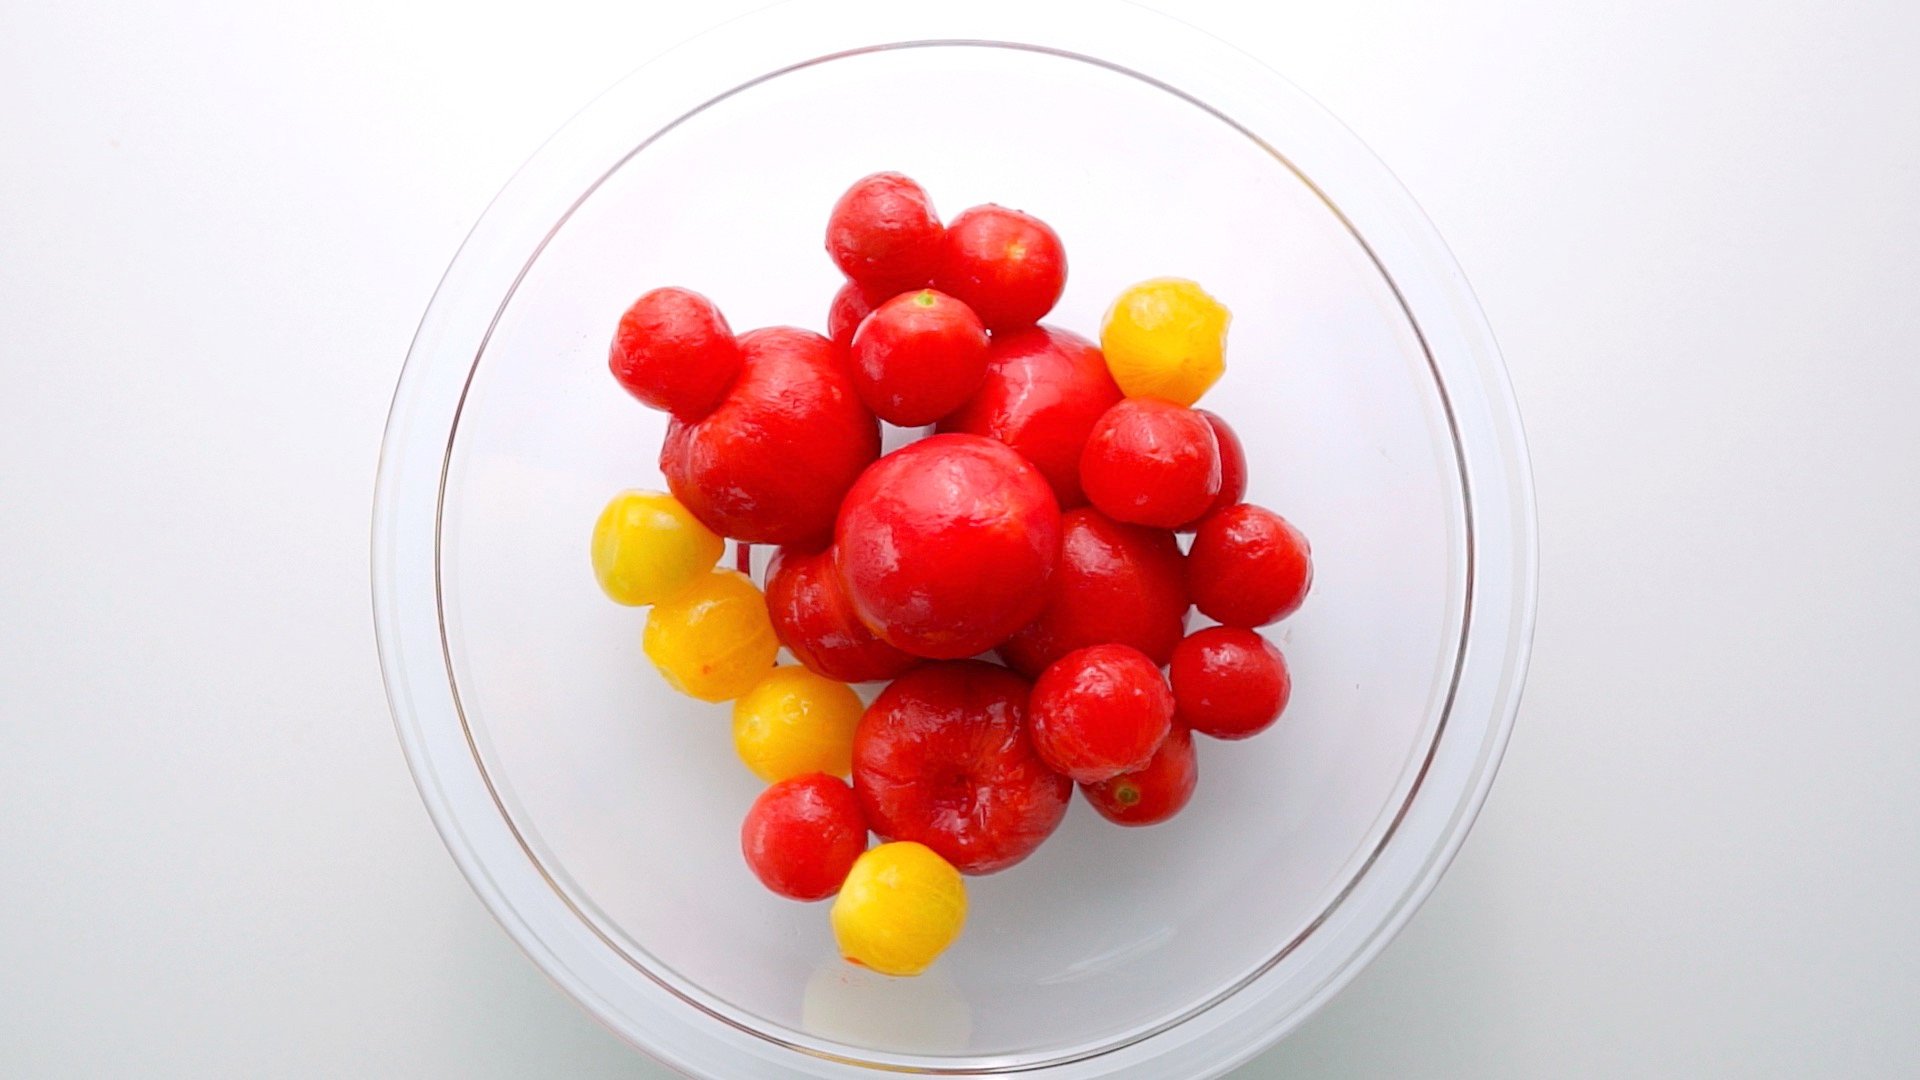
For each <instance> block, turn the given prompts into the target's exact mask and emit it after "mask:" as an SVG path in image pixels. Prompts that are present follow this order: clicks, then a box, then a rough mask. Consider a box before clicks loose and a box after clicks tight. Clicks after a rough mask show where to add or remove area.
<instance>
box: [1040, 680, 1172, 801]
mask: <svg viewBox="0 0 1920 1080" xmlns="http://www.w3.org/2000/svg"><path fill="white" fill-rule="evenodd" d="M1028 711H1029V713H1030V715H1031V718H1032V719H1031V726H1032V729H1033V748H1034V749H1035V750H1037V751H1039V752H1040V759H1041V760H1042V761H1045V762H1046V763H1047V765H1048V767H1050V768H1052V769H1053V771H1055V772H1057V773H1060V774H1062V775H1064V776H1067V777H1070V778H1071V779H1073V780H1074V781H1075V782H1077V783H1082V784H1094V783H1098V782H1100V781H1102V780H1106V779H1109V778H1111V777H1114V776H1118V775H1119V774H1121V773H1125V772H1136V771H1138V770H1140V769H1144V768H1146V766H1147V762H1148V761H1149V760H1150V759H1151V758H1152V757H1153V752H1154V751H1155V750H1158V749H1159V748H1160V744H1161V742H1163V741H1164V740H1165V739H1166V737H1167V732H1169V731H1171V730H1172V728H1173V691H1171V690H1169V689H1168V688H1167V680H1166V679H1165V678H1163V677H1161V675H1160V668H1159V667H1158V666H1157V665H1155V664H1154V662H1153V661H1152V660H1149V659H1147V656H1146V654H1145V653H1142V652H1141V651H1140V650H1138V649H1136V648H1133V647H1132V646H1130V645H1095V646H1093V647H1091V648H1086V649H1078V650H1075V651H1074V652H1070V653H1068V654H1067V655H1065V656H1063V657H1061V658H1060V659H1059V660H1056V661H1054V663H1053V666H1051V667H1049V668H1047V670H1046V671H1045V672H1044V673H1042V674H1041V676H1040V678H1039V679H1037V680H1035V681H1034V684H1033V697H1032V699H1031V701H1030V702H1029V704H1028Z"/></svg>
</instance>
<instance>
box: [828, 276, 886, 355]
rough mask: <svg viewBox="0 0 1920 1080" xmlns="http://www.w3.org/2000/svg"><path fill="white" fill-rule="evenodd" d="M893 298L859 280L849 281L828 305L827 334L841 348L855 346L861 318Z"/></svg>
mask: <svg viewBox="0 0 1920 1080" xmlns="http://www.w3.org/2000/svg"><path fill="white" fill-rule="evenodd" d="M890 298H891V295H890V294H883V293H874V292H870V291H869V290H867V289H864V288H862V287H861V285H860V283H859V282H857V281H848V282H845V283H843V284H842V285H841V286H840V291H839V292H836V293H834V294H833V303H832V304H831V305H829V306H828V307H827V336H828V337H829V338H832V339H833V343H834V344H835V345H838V346H840V348H841V349H843V350H845V349H851V348H853V332H854V331H855V330H858V329H860V320H861V319H864V318H866V317H867V316H868V315H871V314H872V313H873V309H874V308H877V307H879V306H880V305H881V304H884V303H886V302H887V300H889V299H890Z"/></svg>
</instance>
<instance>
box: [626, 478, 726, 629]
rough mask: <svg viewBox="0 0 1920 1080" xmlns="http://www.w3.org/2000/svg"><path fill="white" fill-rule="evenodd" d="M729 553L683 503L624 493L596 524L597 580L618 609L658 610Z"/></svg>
mask: <svg viewBox="0 0 1920 1080" xmlns="http://www.w3.org/2000/svg"><path fill="white" fill-rule="evenodd" d="M725 547H726V541H725V540H722V539H721V538H720V536H719V534H717V533H715V532H714V531H713V530H712V529H709V528H707V527H706V526H705V525H702V524H700V521H699V519H697V518H695V517H694V516H693V514H692V513H691V512H690V511H689V510H688V509H687V508H686V507H685V506H682V505H681V504H680V500H679V499H676V498H674V497H673V496H671V495H667V494H664V493H662V492H658V491H623V492H621V493H620V494H618V495H615V496H614V497H613V501H611V502H609V503H607V508H606V509H605V510H602V511H600V520H599V521H597V522H595V523H594V526H593V576H594V577H595V578H596V579H598V580H599V582H600V589H601V591H603V592H605V593H606V594H607V596H608V597H609V598H611V599H612V600H613V601H614V602H615V603H618V604H626V605H628V606H629V607H640V606H641V605H644V604H657V603H659V602H660V601H662V600H666V599H669V598H670V597H672V596H673V595H674V594H675V593H678V592H679V591H680V590H682V589H684V588H686V587H687V586H688V585H691V584H693V582H694V580H695V579H696V578H698V577H699V576H700V575H701V574H703V573H705V572H706V571H707V570H709V569H711V568H712V567H713V564H714V563H715V562H718V561H719V559H720V553H721V551H722V550H724V549H725Z"/></svg>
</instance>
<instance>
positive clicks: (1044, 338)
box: [939, 326, 1120, 508]
mask: <svg viewBox="0 0 1920 1080" xmlns="http://www.w3.org/2000/svg"><path fill="white" fill-rule="evenodd" d="M1119 400H1120V388H1119V387H1117V386H1115V385H1114V384H1113V376H1111V375H1109V374H1107V362H1106V361H1105V360H1103V359H1101V357H1100V350H1099V349H1096V348H1094V347H1093V343H1092V342H1090V341H1088V340H1087V339H1085V338H1083V337H1079V336H1078V335H1075V334H1070V333H1068V332H1067V331H1065V330H1059V329H1056V328H1054V327H1051V326H1036V327H1034V328H1033V329H1030V330H1021V331H1018V332H1016V333H1011V334H995V335H994V336H993V341H992V343H991V344H990V345H989V346H988V347H987V377H986V380H985V381H984V382H982V383H981V385H980V392H979V393H977V394H975V395H973V398H972V400H970V401H968V402H967V403H966V404H965V405H962V406H961V407H960V408H959V409H958V410H957V411H955V412H954V413H953V414H952V415H951V416H948V417H947V418H946V419H944V420H942V421H940V427H939V430H941V431H952V432H964V433H966V434H969V435H984V436H986V437H987V438H990V439H998V440H1000V441H1001V442H1003V443H1006V444H1007V445H1008V446H1011V447H1013V448H1014V449H1015V450H1017V451H1019V452H1020V456H1021V457H1024V458H1026V459H1027V460H1028V461H1030V462H1032V463H1033V467H1034V468H1036V469H1039V470H1040V473H1041V475H1042V476H1045V477H1046V478H1047V483H1048V484H1050V485H1052V486H1053V494H1054V497H1055V498H1057V499H1059V500H1060V505H1061V507H1062V508H1071V507H1075V506H1079V505H1081V504H1083V503H1085V502H1086V501H1087V500H1086V497H1085V496H1084V495H1082V494H1081V491H1080V451H1081V450H1082V449H1083V448H1084V447H1085V446H1086V444H1087V435H1088V433H1090V432H1092V431H1093V425H1094V424H1096V423H1098V422H1099V420H1100V417H1102V416H1104V415H1105V414H1106V411H1107V410H1108V409H1109V408H1111V407H1112V406H1113V404H1114V403H1115V402H1117V401H1119Z"/></svg>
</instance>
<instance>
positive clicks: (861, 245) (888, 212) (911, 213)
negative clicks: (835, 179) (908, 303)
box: [827, 172, 944, 293]
mask: <svg viewBox="0 0 1920 1080" xmlns="http://www.w3.org/2000/svg"><path fill="white" fill-rule="evenodd" d="M943 235H944V230H943V229H941V227H940V218H939V216H938V215H936V214H935V213H934V212H933V200H931V199H929V198H928V197H927V193H926V191H925V190H924V189H922V188H921V187H920V185H919V184H916V183H914V182H913V181H912V180H909V179H908V178H906V177H905V176H902V175H900V174H899V173H897V172H878V173H874V174H873V175H871V176H864V177H861V178H860V179H858V180H855V181H854V182H853V186H852V187H850V188H848V189H847V191H846V194H844V195H841V196H840V201H839V202H836V203H834V204H833V213H832V214H831V215H830V216H829V217H828V218H827V254H828V255H829V256H831V257H832V258H833V262H834V265H836V266H838V267H839V268H840V272H841V273H843V274H845V275H847V277H848V279H849V280H852V281H857V282H859V283H860V284H861V285H863V286H865V287H867V288H869V289H872V290H874V291H876V292H890V293H891V292H899V291H901V290H903V289H914V288H918V287H920V286H922V285H925V284H927V283H928V282H929V281H931V280H932V279H933V275H934V272H935V270H936V269H937V268H938V266H939V264H940V259H941V256H942V254H943V249H942V246H941V238H942V236H943Z"/></svg>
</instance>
